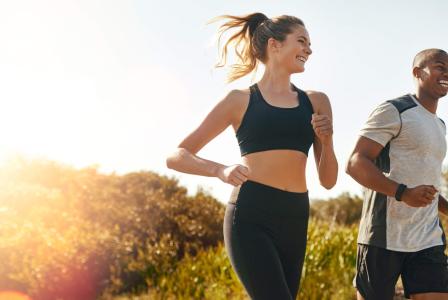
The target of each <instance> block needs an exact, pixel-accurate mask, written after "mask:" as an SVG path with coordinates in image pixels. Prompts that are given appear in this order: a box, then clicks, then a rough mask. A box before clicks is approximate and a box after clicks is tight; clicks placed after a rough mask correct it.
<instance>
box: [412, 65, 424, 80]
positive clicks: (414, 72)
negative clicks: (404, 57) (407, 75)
mask: <svg viewBox="0 0 448 300" xmlns="http://www.w3.org/2000/svg"><path fill="white" fill-rule="evenodd" d="M412 75H414V78H416V79H420V78H421V77H422V69H421V68H420V67H414V68H413V69H412Z"/></svg>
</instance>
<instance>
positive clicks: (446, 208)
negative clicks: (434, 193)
mask: <svg viewBox="0 0 448 300" xmlns="http://www.w3.org/2000/svg"><path fill="white" fill-rule="evenodd" d="M438 206H439V211H440V212H441V213H442V214H444V215H446V216H448V200H446V198H445V197H443V196H442V195H441V194H439V203H438Z"/></svg>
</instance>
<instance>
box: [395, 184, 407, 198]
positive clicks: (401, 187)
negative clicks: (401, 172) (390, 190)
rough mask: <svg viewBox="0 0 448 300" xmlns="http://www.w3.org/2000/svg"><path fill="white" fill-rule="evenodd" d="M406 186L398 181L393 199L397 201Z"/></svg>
mask: <svg viewBox="0 0 448 300" xmlns="http://www.w3.org/2000/svg"><path fill="white" fill-rule="evenodd" d="M406 188H407V186H406V185H405V184H403V183H400V184H399V185H398V188H397V191H396V192H395V199H396V200H397V201H401V196H403V193H404V191H405V190H406Z"/></svg>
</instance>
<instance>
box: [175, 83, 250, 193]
mask: <svg viewBox="0 0 448 300" xmlns="http://www.w3.org/2000/svg"><path fill="white" fill-rule="evenodd" d="M244 96H245V94H244V92H242V91H236V90H235V91H231V92H230V93H229V94H228V95H227V96H226V97H224V99H222V100H221V101H220V102H218V104H217V105H216V106H215V107H214V108H213V109H212V110H211V111H210V112H209V113H208V115H207V116H206V117H205V119H204V120H203V121H202V123H201V124H200V125H199V127H198V128H196V129H195V130H194V131H193V132H191V133H190V134H189V135H188V136H187V137H186V138H185V139H184V140H183V141H182V142H181V143H180V144H179V146H178V148H177V149H176V151H174V152H173V153H172V154H171V155H169V156H168V157H167V160H166V165H167V167H168V168H170V169H174V170H176V171H179V172H183V173H189V174H195V175H201V176H209V177H218V178H220V179H221V180H223V181H224V182H227V183H230V184H233V185H238V184H241V183H242V182H243V181H245V180H246V179H247V173H248V172H247V168H246V167H244V166H241V165H233V166H230V167H228V166H225V165H222V164H220V163H217V162H214V161H211V160H207V159H204V158H201V157H199V156H197V155H196V153H197V152H199V150H201V149H202V148H203V147H204V146H205V145H206V144H207V143H209V142H210V141H211V140H212V139H214V138H215V137H216V136H217V135H219V134H220V133H221V132H223V131H224V130H225V129H226V128H227V127H228V126H229V125H231V124H232V123H233V122H235V119H236V118H238V112H239V111H240V110H241V109H239V108H240V107H241V103H244V99H242V97H244ZM247 101H248V99H247Z"/></svg>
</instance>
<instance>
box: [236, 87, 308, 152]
mask: <svg viewBox="0 0 448 300" xmlns="http://www.w3.org/2000/svg"><path fill="white" fill-rule="evenodd" d="M291 85H292V87H293V88H294V90H296V91H297V93H298V100H299V105H298V106H296V107H291V108H289V107H278V106H273V105H271V104H269V103H268V102H266V100H265V99H264V98H263V96H262V95H261V92H260V89H259V88H258V85H257V84H256V83H255V84H254V85H252V86H250V98H249V105H248V107H247V109H246V112H245V113H244V116H243V119H242V121H241V125H240V126H239V128H238V130H237V132H236V138H237V140H238V144H239V146H240V151H241V156H244V155H246V154H249V153H254V152H260V151H265V150H273V149H291V150H297V151H301V152H303V153H305V154H306V155H307V156H308V151H309V149H310V147H311V145H312V144H313V142H314V130H313V127H312V125H311V115H312V114H313V106H312V105H311V102H310V99H309V98H308V95H307V94H306V93H305V92H304V91H302V90H300V89H298V88H297V87H296V86H294V85H293V84H291Z"/></svg>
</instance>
